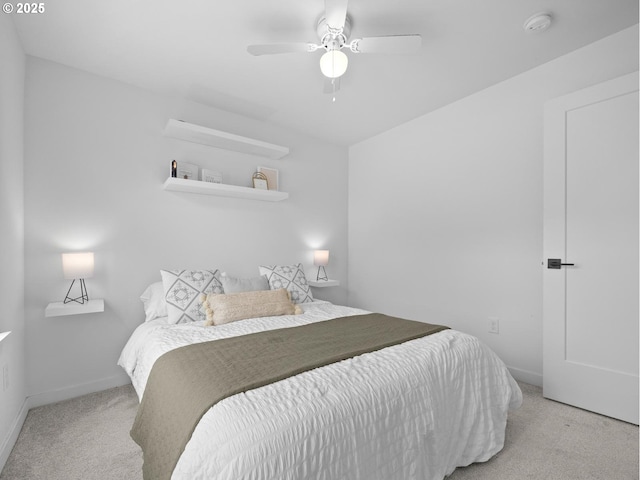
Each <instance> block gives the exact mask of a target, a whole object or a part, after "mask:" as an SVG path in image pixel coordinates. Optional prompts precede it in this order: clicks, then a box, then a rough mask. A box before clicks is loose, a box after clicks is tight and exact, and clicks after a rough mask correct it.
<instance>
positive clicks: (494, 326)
mask: <svg viewBox="0 0 640 480" xmlns="http://www.w3.org/2000/svg"><path fill="white" fill-rule="evenodd" d="M489 333H495V334H499V333H500V320H498V319H497V318H496V317H489Z"/></svg>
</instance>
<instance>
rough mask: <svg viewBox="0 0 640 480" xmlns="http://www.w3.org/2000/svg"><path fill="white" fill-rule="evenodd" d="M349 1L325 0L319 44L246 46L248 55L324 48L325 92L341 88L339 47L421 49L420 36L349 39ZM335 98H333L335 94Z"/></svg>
mask: <svg viewBox="0 0 640 480" xmlns="http://www.w3.org/2000/svg"><path fill="white" fill-rule="evenodd" d="M347 4H348V0H324V10H325V11H324V16H322V17H320V20H318V24H317V26H316V32H317V34H318V38H319V40H320V43H318V44H316V43H277V44H267V45H249V46H248V47H247V51H248V52H249V53H250V54H251V55H256V56H258V55H276V54H280V53H304V52H307V53H313V52H315V51H317V50H320V51H323V52H324V53H323V55H322V56H321V57H320V71H321V72H322V74H323V75H324V76H325V77H327V82H325V89H324V91H325V93H331V92H333V93H335V92H336V90H338V89H339V88H340V77H341V76H342V75H344V73H345V72H346V71H347V66H348V64H349V57H347V55H346V54H345V53H344V52H343V51H342V49H345V50H350V51H351V53H354V54H356V53H398V52H403V53H407V52H409V53H410V52H413V51H416V50H418V49H419V48H420V45H421V42H422V39H421V37H420V35H417V34H411V35H388V36H381V37H364V38H355V39H350V38H349V36H350V34H351V18H350V17H349V16H348V15H347ZM334 101H335V97H334Z"/></svg>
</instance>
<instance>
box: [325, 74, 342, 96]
mask: <svg viewBox="0 0 640 480" xmlns="http://www.w3.org/2000/svg"><path fill="white" fill-rule="evenodd" d="M334 84H335V88H334ZM338 90H340V77H338V78H327V77H324V88H323V90H322V93H329V94H331V93H335V92H337V91H338Z"/></svg>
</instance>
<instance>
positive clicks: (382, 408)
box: [118, 300, 522, 480]
mask: <svg viewBox="0 0 640 480" xmlns="http://www.w3.org/2000/svg"><path fill="white" fill-rule="evenodd" d="M367 313H369V312H366V311H364V310H360V309H356V308H350V307H346V306H339V305H334V304H331V303H329V302H324V301H317V300H314V301H308V302H306V303H304V304H303V313H302V314H297V315H278V316H266V317H260V318H249V319H244V320H242V321H236V322H232V323H227V324H223V325H219V326H216V327H214V328H210V327H205V326H204V323H205V322H203V321H193V322H188V323H179V324H172V323H170V322H169V321H168V319H167V317H159V318H155V319H152V320H149V321H146V322H145V323H143V324H141V325H140V326H139V327H137V328H136V330H135V331H134V332H133V334H132V335H131V337H130V339H129V341H128V342H127V344H126V346H125V348H124V349H123V351H122V354H121V356H120V359H119V362H118V364H119V365H120V366H122V368H124V370H125V371H126V372H127V374H128V375H129V376H130V377H131V381H132V384H133V386H134V388H135V390H136V393H137V395H138V397H139V399H140V400H142V399H143V395H144V392H145V388H146V386H147V381H148V379H149V376H150V373H151V371H152V367H153V366H154V363H155V362H156V361H157V360H158V359H159V358H160V357H161V356H162V355H163V354H165V353H167V352H170V351H172V350H175V349H178V348H179V347H183V346H186V345H191V344H198V343H201V342H209V341H212V340H218V339H223V338H231V337H236V336H240V335H247V334H252V333H255V332H263V331H271V330H275V329H284V328H289V327H295V326H303V325H308V324H312V323H314V322H323V321H327V320H330V319H335V318H342V317H345V318H346V317H350V316H354V315H363V314H367ZM198 367H199V366H197V365H194V366H193V368H198ZM521 402H522V394H521V391H520V389H519V387H518V385H517V383H516V382H515V381H514V379H513V378H512V377H511V375H510V374H509V372H508V370H507V368H506V367H505V365H504V363H503V362H502V361H501V360H500V359H499V358H498V357H497V356H496V355H495V353H493V352H492V351H491V350H490V349H489V348H488V347H487V346H485V345H484V344H483V343H482V342H480V341H479V340H478V339H477V338H475V337H473V336H470V335H467V334H464V333H462V332H458V331H455V330H451V329H447V330H443V331H440V332H438V333H434V334H433V335H429V336H425V337H422V338H418V339H415V340H411V341H407V342H404V343H401V344H398V345H394V346H390V347H387V348H384V349H381V350H377V351H374V352H370V353H365V354H363V355H359V356H356V357H353V358H349V359H346V360H343V361H340V362H337V363H332V364H329V365H326V366H323V367H321V368H317V369H313V370H310V371H306V372H303V373H300V374H297V375H295V376H293V377H290V378H286V379H284V380H280V381H277V382H275V383H272V384H269V385H265V386H262V387H259V388H255V389H252V390H248V391H246V392H244V393H239V394H236V395H233V396H231V397H228V398H225V399H224V400H221V401H220V402H218V403H217V404H215V405H214V406H212V407H211V408H210V409H209V410H208V411H207V412H206V413H205V414H204V416H203V417H202V418H201V420H200V421H199V423H198V425H197V426H196V428H195V430H193V434H192V435H191V438H190V440H189V441H188V443H187V444H186V446H185V448H184V451H183V452H182V454H181V456H180V458H179V460H178V462H177V465H176V466H175V469H174V470H173V474H172V476H171V478H172V479H176V480H179V479H180V480H187V479H188V480H200V479H201V480H205V479H207V480H249V479H255V480H258V479H279V480H285V479H291V480H294V479H296V480H297V479H318V480H336V479H349V480H355V479H367V480H370V479H380V480H394V479H398V480H411V479H422V480H425V479H426V480H441V479H443V478H444V477H445V476H446V475H449V474H450V473H452V472H453V470H454V469H455V468H456V467H459V466H466V465H469V464H471V463H473V462H484V461H487V460H489V459H490V458H491V457H492V456H494V455H495V454H496V453H497V452H499V451H500V450H501V449H502V447H503V445H504V434H505V428H506V421H507V413H508V411H510V410H512V409H515V408H518V407H519V406H520V404H521Z"/></svg>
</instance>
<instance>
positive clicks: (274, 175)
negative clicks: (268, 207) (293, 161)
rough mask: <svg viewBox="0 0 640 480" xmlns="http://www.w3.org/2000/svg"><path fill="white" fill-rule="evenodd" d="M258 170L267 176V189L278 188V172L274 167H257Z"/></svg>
mask: <svg viewBox="0 0 640 480" xmlns="http://www.w3.org/2000/svg"><path fill="white" fill-rule="evenodd" d="M258 172H259V173H262V174H264V176H265V177H267V183H268V185H269V190H276V191H277V190H279V188H280V183H279V172H278V170H277V169H275V168H268V167H258Z"/></svg>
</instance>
